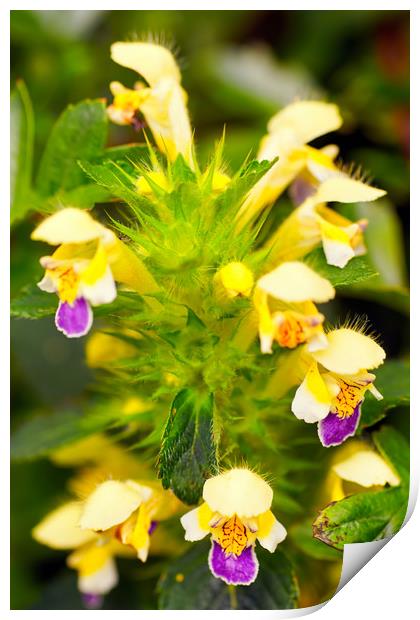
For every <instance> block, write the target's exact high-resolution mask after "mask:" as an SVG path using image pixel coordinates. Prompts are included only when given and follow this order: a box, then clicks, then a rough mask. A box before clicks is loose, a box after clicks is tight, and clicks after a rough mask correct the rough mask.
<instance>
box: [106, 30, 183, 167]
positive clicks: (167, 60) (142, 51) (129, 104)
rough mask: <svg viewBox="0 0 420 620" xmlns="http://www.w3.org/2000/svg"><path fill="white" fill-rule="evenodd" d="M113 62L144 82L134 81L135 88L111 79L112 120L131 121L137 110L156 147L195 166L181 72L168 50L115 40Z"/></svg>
mask: <svg viewBox="0 0 420 620" xmlns="http://www.w3.org/2000/svg"><path fill="white" fill-rule="evenodd" d="M111 58H112V60H113V61H114V62H116V63H117V64H119V65H122V66H123V67H127V68H128V69H132V70H133V71H136V72H137V73H138V74H139V75H140V76H141V77H142V78H143V79H144V81H145V82H146V83H147V85H146V84H136V86H135V89H134V90H129V89H126V88H125V87H124V86H122V85H121V84H119V83H118V82H112V83H111V92H112V94H113V95H114V102H113V104H112V105H111V106H110V107H109V108H108V114H109V116H110V118H111V120H113V121H114V122H117V123H119V124H127V123H131V122H133V120H134V119H135V115H136V113H137V112H138V111H139V112H141V113H142V114H143V116H144V118H145V119H146V122H147V124H148V126H149V127H150V130H151V132H152V134H153V137H154V139H155V141H156V144H157V146H158V148H159V149H160V150H161V151H162V152H163V153H165V154H166V155H167V156H168V158H169V159H170V160H171V161H173V160H175V159H176V157H177V155H178V154H181V155H183V157H184V158H185V160H186V161H187V163H188V164H189V165H190V166H191V167H194V162H193V155H192V132H191V126H190V121H189V117H188V111H187V107H186V101H187V95H186V93H185V91H184V90H183V88H182V87H181V74H180V71H179V68H178V66H177V64H176V61H175V59H174V57H173V55H172V54H171V52H170V51H169V50H168V49H166V48H165V47H162V46H161V45H156V44H154V43H145V42H131V43H121V42H119V43H114V44H113V45H112V46H111Z"/></svg>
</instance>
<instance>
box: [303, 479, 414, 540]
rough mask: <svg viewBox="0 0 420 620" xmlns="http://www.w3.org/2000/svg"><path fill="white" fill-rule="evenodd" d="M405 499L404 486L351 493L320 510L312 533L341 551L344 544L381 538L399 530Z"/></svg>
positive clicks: (403, 513) (402, 519)
mask: <svg viewBox="0 0 420 620" xmlns="http://www.w3.org/2000/svg"><path fill="white" fill-rule="evenodd" d="M407 502H408V491H407V489H406V487H404V486H399V487H393V488H389V489H384V490H383V491H370V492H367V493H358V494H357V495H350V496H349V497H346V498H345V499H342V500H340V501H339V502H333V503H331V504H329V505H328V506H327V507H326V508H324V509H323V510H321V512H320V513H319V515H318V517H317V518H316V519H315V521H314V523H313V534H314V536H315V538H318V539H319V540H321V541H322V542H324V543H326V544H327V545H330V546H332V547H335V548H336V549H340V550H342V549H343V548H344V545H345V544H349V543H361V542H371V541H373V540H380V539H381V538H385V537H386V536H391V535H392V534H395V533H396V532H398V530H399V529H400V527H401V525H402V523H403V521H404V518H405V513H406V510H407Z"/></svg>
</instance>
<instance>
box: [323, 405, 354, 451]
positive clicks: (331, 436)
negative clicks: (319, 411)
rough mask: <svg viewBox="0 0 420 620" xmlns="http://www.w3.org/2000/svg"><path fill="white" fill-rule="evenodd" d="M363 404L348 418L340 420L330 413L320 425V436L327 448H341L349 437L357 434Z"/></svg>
mask: <svg viewBox="0 0 420 620" xmlns="http://www.w3.org/2000/svg"><path fill="white" fill-rule="evenodd" d="M361 406H362V402H360V403H358V405H357V406H356V407H355V409H354V411H353V413H352V414H351V415H350V416H349V417H348V418H339V417H338V415H337V414H335V413H329V414H328V415H327V417H326V418H324V419H323V420H321V421H320V422H319V423H318V435H319V438H320V440H321V443H322V445H323V446H325V447H326V448H329V447H331V446H339V445H340V444H342V443H343V441H345V440H346V439H348V438H349V437H353V436H354V435H355V434H356V430H357V425H358V424H359V419H360V412H361Z"/></svg>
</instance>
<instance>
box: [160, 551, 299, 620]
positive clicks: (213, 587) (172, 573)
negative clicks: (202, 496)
mask: <svg viewBox="0 0 420 620" xmlns="http://www.w3.org/2000/svg"><path fill="white" fill-rule="evenodd" d="M209 550H210V541H208V540H206V541H202V542H201V543H198V544H195V545H194V546H192V547H191V549H190V550H189V551H188V552H187V553H186V554H184V555H183V556H181V557H179V558H177V559H176V560H175V561H173V562H172V563H171V564H170V566H169V568H168V570H167V571H166V573H164V575H163V576H162V578H161V580H160V582H159V584H158V592H159V608H160V609H254V610H257V609H258V610H260V609H294V608H295V607H297V598H298V587H297V583H296V578H295V575H294V572H293V568H292V565H291V563H290V561H289V560H288V558H287V557H286V556H285V555H284V554H283V553H282V552H281V551H276V552H275V553H269V552H268V551H266V550H265V549H262V548H261V547H258V548H257V549H256V553H257V555H258V560H259V563H260V569H259V572H258V576H257V579H256V581H255V582H254V583H253V584H251V585H250V586H236V587H234V588H232V587H229V586H227V585H226V584H225V583H224V582H223V581H222V580H221V579H215V578H214V577H213V575H212V574H211V572H210V570H209V566H208V554H209Z"/></svg>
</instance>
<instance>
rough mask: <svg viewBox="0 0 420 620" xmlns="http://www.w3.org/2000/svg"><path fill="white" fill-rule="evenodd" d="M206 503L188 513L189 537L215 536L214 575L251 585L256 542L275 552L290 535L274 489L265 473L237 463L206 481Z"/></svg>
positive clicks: (211, 562) (185, 519)
mask: <svg viewBox="0 0 420 620" xmlns="http://www.w3.org/2000/svg"><path fill="white" fill-rule="evenodd" d="M203 499H204V503H203V504H201V506H199V507H198V508H194V509H193V510H191V511H190V512H188V513H187V514H185V515H184V516H183V517H181V524H182V526H183V528H184V529H185V539H186V540H188V541H196V540H201V539H202V538H204V537H205V536H207V535H208V534H210V536H211V539H212V547H211V550H210V555H209V567H210V570H211V571H212V573H213V575H214V576H215V577H218V578H219V579H222V580H223V581H225V582H226V583H228V584H232V585H249V584H250V583H252V582H253V581H255V579H256V577H257V574H258V560H257V557H256V555H255V551H254V547H255V544H256V541H257V540H258V541H259V543H260V545H261V546H262V547H264V548H265V549H268V551H270V552H271V553H273V552H274V551H275V550H276V547H277V545H278V544H279V543H281V542H282V541H283V540H284V539H285V538H286V530H285V528H284V527H283V525H282V524H281V523H279V521H277V519H276V518H275V516H274V515H273V513H272V512H271V510H270V507H271V502H272V499H273V491H272V489H271V487H270V485H269V484H268V483H267V482H265V480H263V478H261V477H260V476H258V475H257V474H255V473H254V472H252V471H250V470H249V469H246V468H233V469H230V470H228V471H226V472H224V473H222V474H220V475H218V476H215V477H213V478H210V479H209V480H207V481H206V482H205V484H204V487H203Z"/></svg>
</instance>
